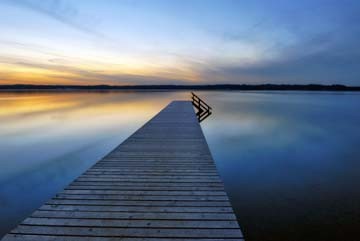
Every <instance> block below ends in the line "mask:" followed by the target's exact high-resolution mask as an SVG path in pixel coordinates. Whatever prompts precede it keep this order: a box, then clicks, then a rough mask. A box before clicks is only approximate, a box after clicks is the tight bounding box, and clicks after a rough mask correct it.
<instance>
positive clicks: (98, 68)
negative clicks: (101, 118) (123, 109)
mask: <svg viewBox="0 0 360 241" xmlns="http://www.w3.org/2000/svg"><path fill="white" fill-rule="evenodd" d="M0 11H1V13H2V14H1V15H0V30H1V34H0V83H2V84H14V83H36V84H86V85H88V84H214V83H235V84H237V83H238V84H242V83H247V84H258V83H286V84H301V83H304V84H307V83H322V84H333V83H338V84H347V85H360V78H359V77H360V61H359V57H360V44H359V37H360V26H359V23H360V2H359V1H355V0H343V1H332V0H327V1H325V0H314V1H308V0H305V1H290V0H287V1H281V0H278V1H272V0H267V1H265V0H252V1H246V0H244V1H242V0H237V1H236V0H233V1H226V0H218V1H215V0H192V1H190V0H182V1H175V0H168V1H152V0H143V1H130V0H104V1H100V0H98V1H95V0H41V1H40V0H38V1H36V0H2V1H0Z"/></svg>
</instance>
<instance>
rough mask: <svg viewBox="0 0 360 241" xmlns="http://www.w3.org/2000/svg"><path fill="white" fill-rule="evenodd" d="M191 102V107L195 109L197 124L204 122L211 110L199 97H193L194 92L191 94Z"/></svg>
mask: <svg viewBox="0 0 360 241" xmlns="http://www.w3.org/2000/svg"><path fill="white" fill-rule="evenodd" d="M191 95H192V96H191V100H192V104H193V106H194V107H195V108H196V109H197V112H196V116H197V117H198V120H199V122H202V121H203V120H205V119H206V118H207V117H208V116H209V115H211V110H212V108H211V107H210V106H209V105H208V104H206V103H205V101H203V100H202V99H200V97H199V96H197V95H195V94H194V92H191Z"/></svg>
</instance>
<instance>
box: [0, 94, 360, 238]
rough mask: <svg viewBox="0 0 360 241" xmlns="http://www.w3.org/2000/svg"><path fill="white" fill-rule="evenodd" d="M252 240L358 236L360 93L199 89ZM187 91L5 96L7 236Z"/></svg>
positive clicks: (1, 205)
mask: <svg viewBox="0 0 360 241" xmlns="http://www.w3.org/2000/svg"><path fill="white" fill-rule="evenodd" d="M198 94H199V95H200V96H201V97H203V98H204V99H205V100H206V101H207V102H208V103H209V104H210V105H211V106H212V107H213V109H214V114H213V115H212V116H211V117H209V119H207V120H206V121H204V122H203V123H202V127H203V130H204V133H205V136H206V138H207V140H208V143H209V146H210V149H211V151H212V154H213V156H214V158H215V160H216V164H217V167H218V169H219V172H220V174H221V176H222V178H223V180H224V182H225V187H226V190H227V191H228V193H229V196H230V198H231V201H232V203H233V206H234V209H235V211H236V214H237V217H238V220H239V222H240V225H241V227H242V230H243V232H244V233H245V237H246V238H247V240H292V241H295V240H358V239H359V238H358V237H360V236H359V231H358V230H360V191H359V188H360V175H359V174H360V164H359V161H360V148H359V143H360V129H359V128H358V126H359V123H360V112H359V111H358V109H359V106H360V93H339V92H336V93H331V92H199V93H198ZM188 98H189V94H188V93H186V92H110V93H63V94H59V93H22V94H16V93H15V94H14V93H13V94H11V93H2V94H0V123H1V125H0V164H1V169H0V213H1V215H0V223H1V225H0V235H3V234H4V233H6V232H8V231H9V230H10V229H11V228H12V227H14V226H16V224H17V223H18V222H20V221H21V220H22V219H24V218H25V217H26V216H27V215H29V214H30V213H31V212H32V211H33V210H34V209H36V208H37V207H39V206H40V205H41V204H42V203H43V202H44V201H46V200H47V199H49V198H50V197H51V196H52V195H54V194H55V193H56V192H58V191H59V190H61V189H62V188H63V187H65V186H66V185H67V184H68V183H69V182H71V181H72V180H73V179H74V178H76V177H77V176H78V175H79V174H81V173H82V172H83V171H85V170H86V169H87V168H88V167H89V166H91V165H92V164H93V163H94V162H95V161H96V160H98V159H99V158H100V157H101V156H103V155H105V154H106V153H107V152H108V151H110V150H111V149H112V148H114V147H115V146H116V145H117V144H119V143H120V142H121V141H122V140H124V139H125V138H126V137H127V136H129V135H130V134H131V133H132V132H133V131H135V130H136V129H137V128H138V127H140V126H141V125H142V124H143V123H144V122H145V121H147V120H148V119H149V118H151V116H153V115H154V114H156V113H157V112H158V111H160V110H161V109H162V108H163V107H164V106H165V105H166V104H167V103H168V102H169V101H171V100H174V99H188Z"/></svg>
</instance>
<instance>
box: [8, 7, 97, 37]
mask: <svg viewBox="0 0 360 241" xmlns="http://www.w3.org/2000/svg"><path fill="white" fill-rule="evenodd" d="M4 3H7V4H11V5H14V6H18V7H21V8H25V9H28V10H31V11H34V12H36V13H40V14H42V15H45V16H48V17H50V18H52V19H54V20H56V21H58V22H60V23H62V24H65V25H67V26H69V27H71V28H74V29H76V30H78V31H81V32H83V33H86V34H90V35H94V36H96V37H104V36H103V34H102V33H100V32H97V31H96V30H94V25H96V23H97V22H98V21H99V20H98V19H97V18H96V17H94V16H86V15H85V14H82V13H81V12H80V10H79V9H77V8H76V7H75V6H73V5H70V4H69V3H65V2H64V1H61V0H42V1H34V0H16V1H12V0H5V1H4Z"/></svg>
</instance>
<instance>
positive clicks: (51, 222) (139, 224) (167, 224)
mask: <svg viewBox="0 0 360 241" xmlns="http://www.w3.org/2000/svg"><path fill="white" fill-rule="evenodd" d="M23 224H28V225H37V226H41V225H45V226H76V227H113V228H117V227H118V228H126V227H129V228H239V225H238V223H237V222H236V220H233V221H221V220H216V221H208V220H200V221H188V220H180V221H174V220H149V219H145V220H144V219H142V220H113V219H84V218H82V219H73V218H35V217H32V218H27V219H25V220H24V222H23Z"/></svg>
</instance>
